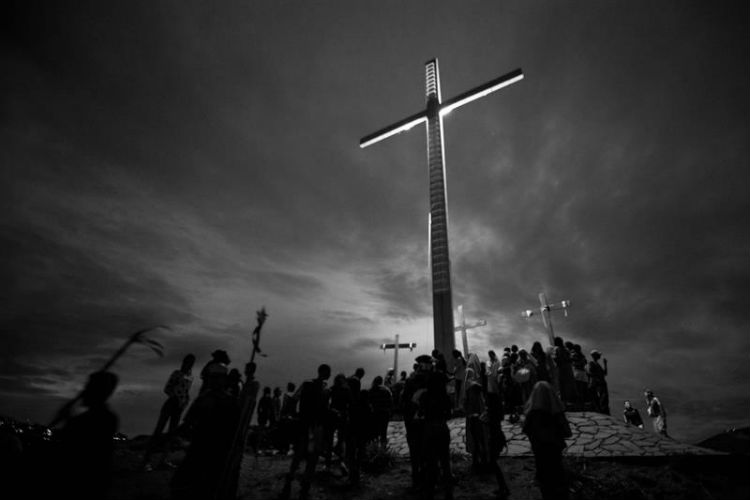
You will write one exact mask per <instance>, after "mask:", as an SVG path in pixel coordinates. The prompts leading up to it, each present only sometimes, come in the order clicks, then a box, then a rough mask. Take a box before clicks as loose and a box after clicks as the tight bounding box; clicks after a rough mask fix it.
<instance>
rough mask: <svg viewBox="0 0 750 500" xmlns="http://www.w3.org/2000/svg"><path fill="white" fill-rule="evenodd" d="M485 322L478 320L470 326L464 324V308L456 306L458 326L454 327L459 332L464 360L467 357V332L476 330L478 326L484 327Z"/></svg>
mask: <svg viewBox="0 0 750 500" xmlns="http://www.w3.org/2000/svg"><path fill="white" fill-rule="evenodd" d="M486 325H487V321H485V320H480V321H477V322H476V323H472V324H470V325H467V324H466V318H465V317H464V306H463V305H460V306H458V326H456V328H455V330H456V331H457V332H461V342H462V343H463V348H464V358H468V357H469V339H468V336H467V334H466V332H467V331H468V330H471V329H472V328H477V327H480V326H486Z"/></svg>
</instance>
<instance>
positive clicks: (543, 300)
mask: <svg viewBox="0 0 750 500" xmlns="http://www.w3.org/2000/svg"><path fill="white" fill-rule="evenodd" d="M539 303H540V304H541V307H540V308H539V312H540V313H541V314H542V321H543V322H544V326H545V327H547V334H548V335H549V345H555V330H554V328H552V316H551V315H550V311H554V310H559V309H562V310H563V311H564V312H565V316H567V315H568V308H569V307H570V301H569V300H561V301H560V302H559V303H557V304H549V303H548V302H547V296H546V295H545V294H544V292H542V293H540V294H539ZM533 315H534V311H532V310H531V309H527V310H525V311H524V312H522V313H521V316H523V317H524V318H530V317H532V316H533Z"/></svg>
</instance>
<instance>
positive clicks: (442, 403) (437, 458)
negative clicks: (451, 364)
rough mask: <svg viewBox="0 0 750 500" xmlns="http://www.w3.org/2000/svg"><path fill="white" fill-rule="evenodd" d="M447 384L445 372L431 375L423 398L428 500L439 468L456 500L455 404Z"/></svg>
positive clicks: (422, 446)
mask: <svg viewBox="0 0 750 500" xmlns="http://www.w3.org/2000/svg"><path fill="white" fill-rule="evenodd" d="M433 356H434V354H433ZM446 383H447V376H446V374H445V372H441V371H437V370H436V371H434V372H432V373H431V374H430V376H429V378H428V379H427V388H426V390H425V391H423V392H422V394H421V395H420V396H419V410H418V415H419V416H421V418H423V419H424V429H423V430H422V436H421V438H422V440H421V444H420V451H421V456H422V460H421V461H422V467H424V482H423V487H424V493H425V498H428V499H431V498H432V496H433V493H434V491H433V490H434V486H435V485H436V484H437V483H438V466H439V469H440V472H442V482H443V486H444V489H445V498H446V499H452V498H453V482H454V477H453V474H452V473H451V459H450V443H451V435H450V429H449V428H448V419H449V418H450V417H451V413H452V410H453V404H452V401H451V399H450V397H449V396H448V392H447V391H446Z"/></svg>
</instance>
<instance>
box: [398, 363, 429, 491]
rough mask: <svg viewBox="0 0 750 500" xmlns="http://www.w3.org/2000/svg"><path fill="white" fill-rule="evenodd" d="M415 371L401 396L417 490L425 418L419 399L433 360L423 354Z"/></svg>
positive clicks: (420, 471) (412, 482) (408, 379)
mask: <svg viewBox="0 0 750 500" xmlns="http://www.w3.org/2000/svg"><path fill="white" fill-rule="evenodd" d="M415 361H416V363H415V365H414V371H413V372H412V374H411V375H410V376H409V378H407V379H406V385H405V386H404V392H403V393H402V395H401V401H402V407H403V412H404V427H405V428H406V444H407V445H408V446H409V461H410V463H411V485H412V489H417V488H419V486H420V485H421V483H422V481H423V473H424V470H423V468H422V452H421V449H420V446H421V444H422V433H423V430H424V418H423V416H422V415H419V397H420V396H421V394H422V393H423V392H424V391H425V390H426V389H427V380H428V379H429V377H430V374H431V373H432V370H433V365H432V358H431V357H430V356H429V355H427V354H422V355H421V356H418V357H417V358H416V359H415Z"/></svg>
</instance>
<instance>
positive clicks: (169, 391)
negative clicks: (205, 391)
mask: <svg viewBox="0 0 750 500" xmlns="http://www.w3.org/2000/svg"><path fill="white" fill-rule="evenodd" d="M194 364H195V356H194V355H193V354H188V355H187V356H185V357H184V358H183V359H182V366H180V369H179V370H175V371H173V372H172V374H171V375H170V376H169V379H168V380H167V383H166V385H165V386H164V394H166V395H167V400H166V401H165V402H164V404H163V405H162V407H161V411H160V412H159V419H158V420H157V421H156V427H155V428H154V432H153V434H151V439H149V443H148V446H147V448H146V453H144V455H143V468H144V469H147V470H148V469H150V467H151V466H150V464H149V460H150V458H151V455H152V454H153V453H154V450H155V449H156V447H157V446H158V445H159V444H160V443H159V442H160V438H161V435H162V432H164V427H166V425H167V423H169V431H168V433H169V435H174V434H175V432H176V431H177V427H178V426H179V425H180V418H181V417H182V412H183V411H185V408H187V405H188V403H189V402H190V387H192V385H193V365H194ZM165 463H166V462H165Z"/></svg>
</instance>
